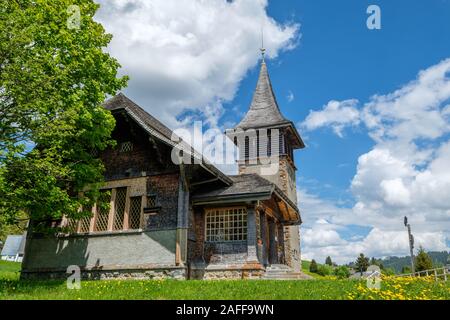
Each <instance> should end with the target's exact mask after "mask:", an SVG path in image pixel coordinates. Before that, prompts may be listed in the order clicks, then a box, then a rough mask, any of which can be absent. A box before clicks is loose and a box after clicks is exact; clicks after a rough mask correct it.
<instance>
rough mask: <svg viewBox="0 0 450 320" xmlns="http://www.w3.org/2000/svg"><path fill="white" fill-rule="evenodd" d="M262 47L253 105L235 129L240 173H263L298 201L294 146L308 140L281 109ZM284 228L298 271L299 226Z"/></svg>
mask: <svg viewBox="0 0 450 320" xmlns="http://www.w3.org/2000/svg"><path fill="white" fill-rule="evenodd" d="M261 50H262V57H263V59H262V62H261V69H260V72H259V78H258V83H257V85H256V90H255V92H254V96H253V100H252V103H251V105H250V109H249V110H248V112H247V114H246V115H245V117H244V118H243V119H242V121H241V122H240V123H239V124H238V125H237V126H236V128H235V129H234V143H235V144H237V145H238V146H239V147H240V148H239V160H238V165H239V174H255V173H256V174H259V175H260V176H262V177H264V178H265V179H267V180H269V181H271V182H272V183H274V184H275V185H277V186H278V187H279V188H280V189H281V190H282V191H283V192H284V193H285V194H286V195H287V196H288V198H289V199H290V200H291V201H292V202H293V203H294V204H297V191H296V170H297V169H296V167H295V163H294V150H296V149H302V148H304V147H305V144H304V143H303V141H302V138H301V137H300V134H299V133H298V131H297V129H296V128H295V125H294V124H293V122H292V121H290V120H287V119H286V118H285V117H284V116H283V115H282V114H281V112H280V108H279V107H278V103H277V100H276V97H275V94H274V92H273V89H272V84H271V82H270V78H269V73H268V71H267V65H266V62H265V60H264V49H261ZM239 132H241V133H239ZM237 137H241V139H242V141H238V139H239V138H237ZM241 146H244V148H242V147H241ZM284 228H285V229H284V241H285V242H284V247H285V260H286V264H287V265H289V266H290V267H291V268H292V269H293V270H294V271H300V270H301V260H300V234H299V226H298V225H297V226H286V227H284Z"/></svg>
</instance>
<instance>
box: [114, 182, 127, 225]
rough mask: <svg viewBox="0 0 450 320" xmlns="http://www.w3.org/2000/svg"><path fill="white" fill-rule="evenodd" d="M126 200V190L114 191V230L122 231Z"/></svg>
mask: <svg viewBox="0 0 450 320" xmlns="http://www.w3.org/2000/svg"><path fill="white" fill-rule="evenodd" d="M126 200H127V188H118V189H116V200H115V201H114V205H115V208H114V209H115V210H114V224H113V228H114V230H122V229H123V219H124V217H125V202H126Z"/></svg>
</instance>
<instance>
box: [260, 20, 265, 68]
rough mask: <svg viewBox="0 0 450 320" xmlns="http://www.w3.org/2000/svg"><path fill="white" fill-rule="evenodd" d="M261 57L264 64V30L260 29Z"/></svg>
mask: <svg viewBox="0 0 450 320" xmlns="http://www.w3.org/2000/svg"><path fill="white" fill-rule="evenodd" d="M260 50H261V56H262V61H263V62H265V55H266V49H265V48H264V29H263V28H261V49H260Z"/></svg>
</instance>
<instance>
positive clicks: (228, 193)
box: [192, 174, 299, 213]
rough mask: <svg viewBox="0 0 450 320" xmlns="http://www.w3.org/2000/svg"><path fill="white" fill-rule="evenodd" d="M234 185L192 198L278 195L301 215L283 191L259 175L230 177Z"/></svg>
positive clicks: (198, 193)
mask: <svg viewBox="0 0 450 320" xmlns="http://www.w3.org/2000/svg"><path fill="white" fill-rule="evenodd" d="M228 177H229V178H230V179H231V180H232V181H233V184H232V185H230V186H227V187H224V188H220V189H215V190H208V191H203V192H197V193H195V194H194V195H193V196H192V199H193V200H194V201H196V200H197V201H200V200H202V201H203V200H208V199H222V200H225V199H226V198H237V197H239V198H245V197H246V196H248V197H257V196H258V195H261V196H264V195H265V196H271V195H272V194H273V193H276V194H277V196H278V197H280V198H282V199H283V200H284V201H285V202H286V203H287V204H288V205H289V206H290V207H291V208H292V209H293V210H294V211H295V212H297V213H299V210H298V208H297V206H296V205H295V204H294V203H293V202H292V201H291V200H290V199H289V198H288V197H287V196H286V194H285V193H284V192H283V191H281V189H280V188H278V187H277V186H276V185H275V184H274V183H272V182H270V181H269V180H267V179H264V178H263V177H261V176H260V175H258V174H241V175H237V176H228Z"/></svg>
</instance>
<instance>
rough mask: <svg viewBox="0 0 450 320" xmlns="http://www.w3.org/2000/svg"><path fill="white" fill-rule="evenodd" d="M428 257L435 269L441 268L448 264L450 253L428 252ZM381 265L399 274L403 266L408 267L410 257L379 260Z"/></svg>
mask: <svg viewBox="0 0 450 320" xmlns="http://www.w3.org/2000/svg"><path fill="white" fill-rule="evenodd" d="M428 255H429V256H430V257H431V259H432V260H433V265H434V266H436V267H439V266H443V265H446V264H449V263H450V253H449V252H447V251H443V252H438V251H430V252H428ZM381 263H382V264H383V266H384V267H385V268H392V269H394V270H395V272H396V273H400V272H401V271H402V268H403V267H404V266H408V267H409V266H410V265H411V260H410V257H409V256H407V257H388V258H385V259H382V260H381Z"/></svg>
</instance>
